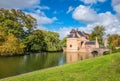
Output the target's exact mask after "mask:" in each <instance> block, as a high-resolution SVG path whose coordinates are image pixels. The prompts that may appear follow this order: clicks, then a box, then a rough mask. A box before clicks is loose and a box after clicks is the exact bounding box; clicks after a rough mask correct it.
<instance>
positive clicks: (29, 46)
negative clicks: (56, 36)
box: [24, 30, 47, 52]
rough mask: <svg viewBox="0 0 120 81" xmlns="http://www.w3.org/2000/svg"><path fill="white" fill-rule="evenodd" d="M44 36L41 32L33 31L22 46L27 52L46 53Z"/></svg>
mask: <svg viewBox="0 0 120 81" xmlns="http://www.w3.org/2000/svg"><path fill="white" fill-rule="evenodd" d="M45 36H46V35H45V34H44V32H43V31H42V30H35V31H33V32H32V34H31V35H29V36H28V37H26V38H25V40H24V44H25V45H26V50H27V51H32V52H36V51H46V48H47V47H46V42H45Z"/></svg>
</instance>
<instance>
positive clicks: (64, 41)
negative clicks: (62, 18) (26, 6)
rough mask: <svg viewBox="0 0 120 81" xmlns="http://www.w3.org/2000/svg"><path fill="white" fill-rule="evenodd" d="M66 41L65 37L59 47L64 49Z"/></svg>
mask: <svg viewBox="0 0 120 81" xmlns="http://www.w3.org/2000/svg"><path fill="white" fill-rule="evenodd" d="M66 40H67V38H66V37H65V38H63V39H62V40H61V45H62V47H65V46H66Z"/></svg>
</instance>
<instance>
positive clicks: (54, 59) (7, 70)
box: [0, 52, 93, 79]
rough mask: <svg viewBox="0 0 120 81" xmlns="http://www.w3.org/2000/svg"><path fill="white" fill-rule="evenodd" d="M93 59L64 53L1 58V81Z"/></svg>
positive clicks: (81, 54) (77, 54)
mask: <svg viewBox="0 0 120 81" xmlns="http://www.w3.org/2000/svg"><path fill="white" fill-rule="evenodd" d="M92 57H93V55H92V54H87V53H62V52H58V53H42V54H41V53H40V54H39V53H37V54H30V55H24V56H14V57H0V79H2V78H6V77H10V76H15V75H19V74H23V73H27V72H32V71H35V70H40V69H44V68H49V67H54V66H60V65H63V64H66V63H72V62H76V61H80V60H84V59H88V58H92Z"/></svg>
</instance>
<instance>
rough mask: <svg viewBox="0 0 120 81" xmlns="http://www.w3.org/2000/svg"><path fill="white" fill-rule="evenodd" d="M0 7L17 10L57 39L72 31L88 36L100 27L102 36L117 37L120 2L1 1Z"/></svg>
mask: <svg viewBox="0 0 120 81" xmlns="http://www.w3.org/2000/svg"><path fill="white" fill-rule="evenodd" d="M0 8H7V9H10V8H16V9H21V10H23V11H24V12H25V13H27V14H31V15H32V16H33V17H35V18H36V19H37V20H38V29H44V30H50V31H56V32H58V33H60V38H63V37H65V36H66V35H67V34H68V33H69V31H70V30H71V29H72V28H78V29H79V30H81V31H85V32H88V33H90V32H91V31H92V29H93V28H94V27H95V26H96V25H103V26H104V27H105V29H106V34H114V33H116V34H120V0H9V1H8V0H1V2H0Z"/></svg>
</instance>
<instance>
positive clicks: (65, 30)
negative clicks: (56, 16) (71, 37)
mask: <svg viewBox="0 0 120 81" xmlns="http://www.w3.org/2000/svg"><path fill="white" fill-rule="evenodd" d="M71 29H73V27H62V28H60V29H59V30H58V31H56V32H58V33H59V34H60V39H63V38H64V37H66V36H67V35H68V34H69V32H70V31H71Z"/></svg>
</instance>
